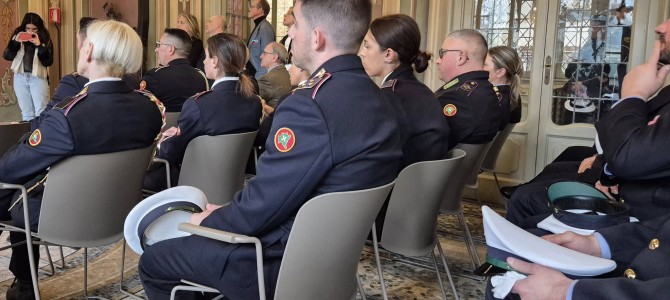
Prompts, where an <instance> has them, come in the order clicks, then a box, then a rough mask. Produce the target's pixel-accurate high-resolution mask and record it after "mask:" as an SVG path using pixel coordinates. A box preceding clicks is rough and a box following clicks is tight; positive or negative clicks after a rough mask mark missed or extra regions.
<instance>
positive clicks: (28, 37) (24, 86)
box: [3, 12, 53, 121]
mask: <svg viewBox="0 0 670 300" xmlns="http://www.w3.org/2000/svg"><path fill="white" fill-rule="evenodd" d="M3 57H4V58H5V59H6V60H9V61H11V62H12V67H11V68H12V71H13V72H14V92H15V93H16V98H17V99H18V102H19V107H20V108H21V115H22V117H23V121H30V120H31V119H33V118H35V117H36V116H38V115H39V114H40V113H41V112H42V111H43V110H44V108H45V107H46V104H47V102H48V98H49V83H48V74H49V73H48V67H49V66H51V64H53V43H52V42H51V38H50V37H49V32H48V31H47V29H46V27H44V21H43V20H42V18H41V17H40V16H39V15H38V14H36V13H31V12H29V13H26V14H25V16H23V21H22V22H21V25H20V26H19V27H17V28H16V29H14V33H13V34H12V39H11V40H10V41H9V44H7V48H6V49H5V52H4V53H3Z"/></svg>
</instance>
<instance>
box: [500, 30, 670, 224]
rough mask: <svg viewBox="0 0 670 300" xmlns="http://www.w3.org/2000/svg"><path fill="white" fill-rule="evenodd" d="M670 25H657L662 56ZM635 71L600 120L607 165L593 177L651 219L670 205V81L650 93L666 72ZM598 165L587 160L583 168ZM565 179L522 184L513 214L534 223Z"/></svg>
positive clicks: (632, 210)
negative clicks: (552, 188) (550, 190)
mask: <svg viewBox="0 0 670 300" xmlns="http://www.w3.org/2000/svg"><path fill="white" fill-rule="evenodd" d="M669 31H670V20H668V21H666V22H665V23H663V24H661V25H660V26H658V27H657V28H656V33H657V34H659V36H660V39H661V41H662V44H661V45H662V46H661V49H662V50H660V51H659V53H660V58H661V59H670V50H669V49H668V48H667V47H668V46H667V44H668V42H670V32H669ZM653 55H658V54H652V56H653ZM657 60H658V58H657ZM654 64H656V62H654ZM643 66H644V65H643ZM638 68H639V67H638ZM631 74H633V73H632V72H631V73H629V74H628V75H626V78H625V79H624V85H623V87H622V91H621V93H622V96H623V97H624V99H622V100H620V101H619V103H617V105H616V106H614V107H613V108H612V110H611V111H610V112H609V113H608V114H607V115H606V116H605V117H604V118H602V119H601V120H600V121H598V123H596V126H595V127H596V131H597V133H598V140H599V144H600V146H601V148H602V155H600V156H599V157H598V161H600V164H599V165H600V166H601V167H600V168H599V169H598V170H597V172H598V173H599V175H600V176H598V177H597V178H595V179H594V180H592V182H590V183H592V184H595V186H596V188H599V189H601V190H602V191H603V192H606V193H610V192H614V193H618V194H619V196H620V197H621V199H624V200H625V203H626V204H628V206H629V207H630V214H631V215H632V216H634V217H636V218H638V219H640V220H649V219H653V218H655V217H659V216H663V215H665V214H666V213H668V212H669V211H670V210H669V209H670V202H669V201H668V199H670V167H669V166H670V157H668V156H667V155H660V153H665V151H666V149H667V148H668V146H669V145H668V144H669V143H670V139H669V138H668V132H670V129H668V128H667V127H668V126H670V125H669V124H670V123H668V122H667V121H664V120H666V119H668V118H670V105H668V103H670V87H667V86H666V87H664V88H662V89H661V90H660V91H659V92H658V94H657V95H656V96H655V97H653V98H651V99H649V98H650V97H651V95H653V94H654V93H656V91H658V89H660V88H661V85H662V83H659V84H658V86H653V87H648V83H651V82H653V79H654V78H656V77H660V76H663V78H661V79H660V80H661V81H662V79H664V78H665V75H666V74H665V73H662V72H659V73H658V74H656V73H654V74H643V75H642V76H640V75H637V76H638V77H637V78H635V77H634V76H635V75H631ZM643 83H644V84H643ZM645 84H647V85H645ZM644 88H646V89H644ZM598 161H596V162H598ZM596 167H597V166H596V165H591V162H589V161H586V162H585V163H584V165H583V166H582V167H581V168H580V171H582V170H586V169H588V168H596ZM601 173H602V174H601ZM566 179H567V180H570V179H572V178H566ZM598 179H600V180H598ZM560 180H561V178H560V177H558V178H551V180H548V181H542V182H534V183H533V184H527V185H523V186H521V187H519V188H518V189H517V190H516V191H515V192H514V194H513V195H512V198H511V199H510V202H509V204H508V208H507V219H508V220H509V221H511V222H512V223H515V224H517V225H519V226H521V227H524V228H528V227H534V225H535V224H536V223H537V221H540V220H541V218H542V215H548V214H549V213H550V211H549V209H548V207H547V204H546V202H547V198H546V191H545V188H546V186H547V185H548V184H549V183H551V182H555V181H560Z"/></svg>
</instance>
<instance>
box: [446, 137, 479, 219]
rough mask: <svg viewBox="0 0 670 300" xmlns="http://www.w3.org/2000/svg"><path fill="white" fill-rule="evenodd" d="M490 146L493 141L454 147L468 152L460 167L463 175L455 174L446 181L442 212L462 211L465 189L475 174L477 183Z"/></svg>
mask: <svg viewBox="0 0 670 300" xmlns="http://www.w3.org/2000/svg"><path fill="white" fill-rule="evenodd" d="M490 146H491V142H489V143H487V144H458V145H456V146H455V147H454V149H461V150H463V151H465V153H466V155H465V158H464V159H463V162H462V163H461V167H460V169H459V170H460V171H461V175H462V176H455V177H454V178H453V180H451V181H449V182H445V184H446V185H447V188H446V189H447V191H446V193H445V194H444V198H443V200H442V205H441V206H440V212H442V213H445V214H453V213H456V212H458V211H460V209H461V198H462V197H463V190H464V189H465V186H466V185H467V184H468V182H470V181H471V178H472V177H473V176H474V182H475V184H476V183H477V175H478V174H479V167H480V166H481V164H482V160H483V159H484V154H486V150H488V148H489V147H490Z"/></svg>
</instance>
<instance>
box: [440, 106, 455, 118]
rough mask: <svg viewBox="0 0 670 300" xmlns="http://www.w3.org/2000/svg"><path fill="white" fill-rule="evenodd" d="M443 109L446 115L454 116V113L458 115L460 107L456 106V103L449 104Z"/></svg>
mask: <svg viewBox="0 0 670 300" xmlns="http://www.w3.org/2000/svg"><path fill="white" fill-rule="evenodd" d="M442 111H443V112H444V115H445V116H447V117H453V116H454V115H456V112H458V109H457V108H456V105H453V104H447V105H445V106H444V109H443V110H442Z"/></svg>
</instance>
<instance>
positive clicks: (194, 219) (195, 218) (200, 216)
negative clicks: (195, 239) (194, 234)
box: [191, 210, 212, 225]
mask: <svg viewBox="0 0 670 300" xmlns="http://www.w3.org/2000/svg"><path fill="white" fill-rule="evenodd" d="M211 213H212V211H211V210H205V211H203V212H201V213H197V214H192V215H191V224H193V225H200V223H202V220H204V219H205V218H207V217H209V215H210V214H211Z"/></svg>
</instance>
